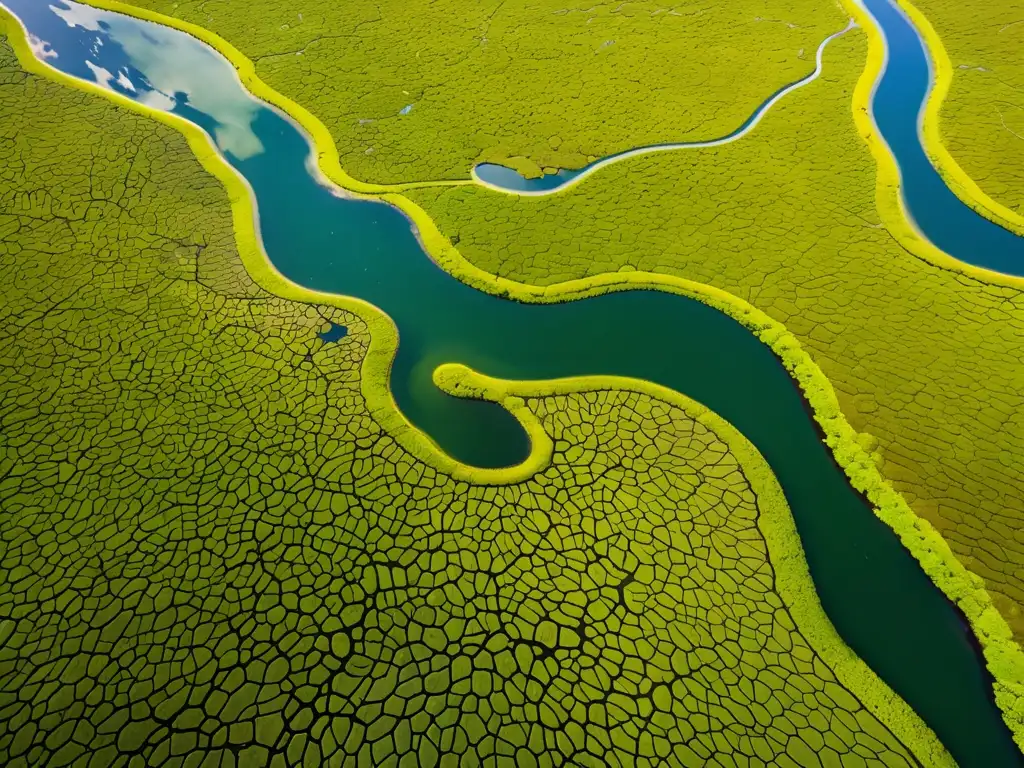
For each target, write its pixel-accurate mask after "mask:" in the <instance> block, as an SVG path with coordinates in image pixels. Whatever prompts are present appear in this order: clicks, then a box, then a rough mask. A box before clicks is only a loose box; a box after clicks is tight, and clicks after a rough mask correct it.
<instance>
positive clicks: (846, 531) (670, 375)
mask: <svg viewBox="0 0 1024 768" xmlns="http://www.w3.org/2000/svg"><path fill="white" fill-rule="evenodd" d="M3 3H4V5H6V6H8V7H10V8H12V9H13V10H14V12H15V13H17V14H18V16H19V17H20V18H21V19H22V20H23V21H24V23H25V24H26V26H27V27H28V29H29V30H30V31H31V32H32V33H33V34H34V35H35V36H36V37H37V38H39V39H40V40H42V41H45V42H46V43H48V44H49V50H52V51H55V52H57V53H58V55H57V56H56V57H50V58H49V62H50V63H51V64H53V65H54V66H57V67H59V68H60V69H62V70H63V71H65V72H68V73H69V74H72V75H75V76H79V77H83V78H85V79H89V80H96V79H97V78H98V79H100V80H101V81H107V82H108V85H109V86H110V87H111V88H112V89H114V90H117V91H119V92H121V93H124V94H125V95H128V96H132V97H133V98H138V99H141V100H146V101H147V103H151V104H159V105H163V106H165V108H167V109H169V110H172V111H174V112H176V113H178V114H181V115H183V116H185V117H187V118H188V119H190V120H192V121H193V122H195V123H196V124H197V125H199V126H201V127H203V128H204V129H206V130H207V131H208V132H209V133H210V134H211V135H213V136H215V137H216V139H217V143H218V145H219V146H220V147H221V148H222V150H223V151H224V153H225V156H226V158H227V159H228V161H229V162H230V163H231V165H232V166H234V167H235V168H236V169H238V171H239V172H240V173H241V174H242V175H243V176H244V177H245V178H246V179H247V180H248V182H249V184H250V185H251V187H252V189H253V191H254V194H255V196H256V200H257V202H258V207H259V213H260V226H261V229H262V234H263V240H264V245H265V248H266V251H267V253H268V255H269V257H270V258H271V260H272V261H273V263H274V264H275V266H276V267H277V268H278V269H279V270H280V271H281V272H282V273H284V274H285V275H286V276H287V277H289V278H290V279H291V280H293V281H295V282H296V283H299V284H301V285H305V286H308V287H310V288H315V289H317V290H321V291H330V292H334V293H338V294H345V295H351V296H358V297H360V298H362V299H365V300H367V301H369V302H371V303H373V304H375V305H377V306H378V307H380V308H381V309H383V310H384V311H386V312H387V313H388V314H389V315H390V316H391V318H392V319H393V320H394V321H395V323H396V325H397V327H398V328H399V332H400V335H401V343H400V348H399V351H398V354H397V357H396V359H395V362H394V366H393V370H392V377H391V386H392V390H393V392H394V395H395V398H396V400H397V402H398V404H399V406H400V407H401V408H402V410H403V411H404V412H405V414H406V415H407V416H408V417H409V419H410V420H411V421H413V422H414V423H415V424H416V425H418V426H419V427H420V428H421V429H423V430H424V431H425V432H427V433H428V434H429V435H430V436H431V437H433V438H434V439H435V440H436V441H437V442H438V443H440V444H441V445H442V446H443V447H444V448H445V449H446V450H447V451H449V452H450V453H451V454H452V455H454V456H456V457H458V458H460V459H463V460H465V461H468V462H470V463H474V464H478V465H486V466H501V465H504V464H508V463H512V462H515V461H518V460H519V459H521V458H522V457H523V456H524V455H525V454H526V452H527V449H528V446H527V444H526V442H525V437H524V435H523V433H522V431H521V429H520V428H519V426H518V424H517V423H516V422H515V421H514V420H513V419H512V417H511V416H510V415H509V414H507V413H506V412H505V411H504V410H502V409H501V408H499V407H497V406H494V405H493V404H489V403H481V402H473V401H465V400H459V399H456V398H451V397H449V396H447V395H445V394H443V393H442V392H440V391H439V390H437V389H436V388H435V387H434V386H433V384H432V382H431V379H430V376H431V372H432V371H433V369H434V368H435V367H436V366H437V365H438V364H440V363H443V362H459V363H464V364H466V365H468V366H470V367H472V368H475V369H477V370H480V371H482V372H484V373H487V374H490V375H494V376H499V377H510V378H521V379H546V378H552V377H558V376H569V375H576V374H591V373H600V374H617V375H623V376H634V377H639V378H644V379H649V380H651V381H655V382H658V383H661V384H664V385H666V386H669V387H671V388H673V389H675V390H677V391H679V392H682V393H684V394H686V395H687V396H689V397H691V398H694V399H696V400H698V401H700V402H703V403H704V404H706V405H707V406H709V407H710V408H712V409H713V410H714V411H716V412H717V413H719V414H721V415H722V416H723V417H724V418H726V419H727V420H728V421H730V422H731V423H732V424H734V425H735V426H736V427H737V428H738V429H739V430H740V431H741V432H742V433H743V434H745V435H746V436H747V437H748V438H749V439H750V440H751V441H752V442H753V443H754V444H755V445H756V446H757V447H758V449H759V450H760V451H761V453H762V454H763V455H764V456H765V458H766V459H767V460H768V462H769V464H770V465H771V467H772V469H773V470H774V472H775V474H776V476H777V477H778V479H779V482H780V483H781V485H782V487H783V489H784V491H785V493H786V498H787V499H788V501H789V504H790V507H791V509H792V511H793V515H794V517H795V519H796V524H797V527H798V529H799V531H800V535H801V539H802V541H803V545H804V548H805V551H806V553H807V559H808V562H809V564H810V569H811V573H812V575H813V577H814V581H815V585H816V587H817V589H818V593H819V595H820V597H821V601H822V603H823V605H824V607H825V609H826V611H827V612H828V614H829V616H830V617H831V619H832V621H833V623H834V624H835V626H836V628H837V629H838V630H839V632H840V634H841V635H842V636H843V638H844V639H845V640H846V641H847V643H849V644H850V646H851V647H852V648H853V649H854V650H855V651H856V652H857V653H858V654H859V655H860V656H861V657H862V658H863V659H865V661H867V662H868V664H870V665H871V667H872V668H873V669H874V670H875V671H876V672H877V673H878V674H879V675H880V676H881V677H882V678H883V679H885V680H886V681H887V682H888V683H889V685H891V686H892V687H893V688H894V689H895V690H896V691H897V692H898V693H899V694H900V695H901V696H903V698H904V699H906V700H907V701H908V702H909V703H910V704H911V705H912V706H913V707H914V708H915V710H916V711H917V712H919V713H920V715H921V716H922V717H923V718H924V719H925V721H926V722H927V723H928V724H929V725H930V726H931V727H932V728H934V729H935V731H936V732H937V733H938V734H939V736H940V738H941V739H942V740H943V742H944V743H945V744H946V746H947V747H948V748H949V749H950V751H951V752H952V753H953V754H954V756H955V757H956V758H957V760H958V761H959V762H960V764H961V765H964V766H979V768H980V767H985V768H990V767H992V766H1013V765H1019V764H1020V763H1021V759H1020V754H1019V753H1018V751H1017V750H1016V748H1015V747H1014V745H1013V743H1012V740H1011V739H1010V736H1009V732H1008V730H1007V729H1006V727H1005V726H1004V724H1003V722H1002V720H1001V718H1000V715H999V712H998V711H997V709H996V708H995V706H994V703H993V701H992V698H991V688H990V682H989V680H988V678H987V675H986V672H985V670H984V667H983V662H982V660H981V658H980V655H979V653H978V651H977V649H976V648H975V647H974V646H973V645H972V636H971V635H970V633H969V631H968V630H967V629H966V627H965V625H964V624H963V622H962V620H961V618H960V616H959V615H958V613H957V612H956V610H955V609H954V608H953V607H952V606H951V605H950V604H949V603H948V602H947V601H946V600H945V598H944V597H943V596H942V594H941V593H940V592H939V591H938V589H937V588H936V587H935V586H934V585H933V584H932V583H931V581H930V580H929V579H928V578H927V577H926V576H925V575H924V574H923V572H922V571H921V569H920V567H919V566H918V564H917V562H916V561H915V560H914V559H913V558H912V557H910V555H909V554H908V553H907V552H906V551H905V550H904V549H903V547H902V546H901V545H900V544H899V542H898V540H897V539H896V538H895V536H894V535H893V534H892V532H891V531H890V530H889V529H888V528H887V527H886V526H885V525H883V524H882V523H881V522H879V521H878V519H877V518H876V517H875V516H874V514H873V512H872V510H871V508H870V507H869V506H868V505H867V504H866V503H865V502H864V501H863V500H862V499H861V498H860V497H859V496H858V495H857V494H856V493H855V492H854V491H853V490H852V489H851V487H850V486H849V484H848V483H847V482H846V478H845V477H844V475H843V473H842V472H841V471H840V470H839V468H838V467H837V466H836V465H835V463H834V462H833V460H832V458H831V455H830V453H829V452H828V450H827V448H826V447H825V446H824V445H823V444H822V442H821V440H820V438H819V435H818V433H817V430H816V427H815V424H814V422H813V420H812V419H811V417H810V415H809V413H808V411H807V408H806V406H805V403H804V401H803V399H802V398H801V395H800V393H799V391H798V390H797V389H796V388H795V386H794V384H793V382H792V380H791V379H790V378H789V376H788V374H787V373H786V371H785V370H784V369H783V368H782V366H781V364H780V363H779V361H778V360H777V359H776V358H775V357H774V355H773V354H772V353H771V351H770V350H769V349H768V348H767V347H766V346H764V345H763V344H761V343H760V342H758V341H757V340H756V339H755V338H754V337H753V336H752V335H751V334H750V333H749V332H748V331H747V330H746V329H744V328H743V327H742V326H740V325H739V324H738V323H736V322H735V321H733V320H732V319H730V318H729V317H728V316H726V315H724V314H722V313H720V312H718V311H716V310H714V309H711V308H709V307H707V306H704V305H703V304H700V303H698V302H695V301H691V300H687V299H683V298H681V297H678V296H673V295H669V294H664V293H657V292H649V291H638V292H629V293H618V294H613V295H607V296H603V297H599V298H594V299H587V300H585V301H580V302H574V303H570V304H560V305H525V304H518V303H515V302H510V301H506V300H503V299H501V298H498V297H494V296H490V295H487V294H484V293H480V292H478V291H475V290H473V289H471V288H469V287H468V286H465V285H463V284H462V283H460V282H458V281H457V280H455V279H453V278H452V277H450V276H449V275H447V274H446V273H444V272H443V271H441V270H440V269H438V268H437V267H436V266H435V265H434V264H433V263H432V262H431V261H430V260H429V258H428V257H427V256H426V254H424V253H423V251H422V249H421V248H420V246H419V244H418V242H417V240H416V238H415V236H414V233H413V232H412V230H411V229H410V225H409V222H408V221H407V220H406V219H405V218H404V217H403V216H402V214H400V213H399V212H398V211H397V210H395V209H393V208H391V207H389V206H387V205H384V204H380V203H375V202H367V201H355V200H350V199H344V198H341V197H338V196H336V195H334V194H332V193H331V191H330V190H329V189H327V188H326V187H324V186H322V185H320V184H319V183H318V182H317V181H316V180H315V179H314V178H313V177H312V176H311V175H310V173H309V172H308V166H307V164H308V161H309V158H310V147H309V145H308V143H307V141H306V139H305V137H304V136H303V135H302V134H301V133H300V132H299V131H298V130H297V129H296V128H295V127H294V126H293V125H292V123H290V122H289V121H288V120H286V119H284V118H283V117H282V116H280V115H279V114H278V113H277V112H275V111H274V110H272V109H269V108H267V107H266V106H264V105H262V104H261V103H260V102H257V101H254V100H252V99H251V98H250V97H249V96H247V95H246V94H245V93H244V91H243V90H242V87H241V85H240V84H239V83H238V81H237V80H236V79H234V78H233V76H231V75H232V73H231V70H230V65H229V64H228V63H227V62H226V61H224V60H223V59H222V58H221V57H220V56H219V54H217V53H216V52H214V51H212V50H211V49H209V48H207V47H205V46H203V45H202V44H200V43H198V42H197V41H195V40H193V39H192V38H190V37H188V36H187V35H183V34H181V33H178V32H175V31H173V30H169V29H166V28H163V27H159V26H157V25H152V24H148V23H145V22H139V21H137V20H134V19H129V18H127V17H123V16H118V15H116V14H108V13H105V12H97V11H93V10H91V9H89V8H88V7H86V6H81V5H78V4H76V3H72V2H70V1H68V2H56V3H54V5H52V6H48V5H45V4H42V3H39V2H37V1H36V0H3ZM97 40H101V41H102V45H99V46H97V45H96V41H97ZM38 48H39V46H37V49H38ZM87 61H89V62H91V63H92V64H93V68H90V67H89V66H87V64H86V63H85V62H87ZM96 66H99V67H102V68H103V72H105V73H106V74H103V72H101V73H100V74H99V75H97V74H96V71H97V70H96V69H95V67H96ZM122 76H123V79H122ZM126 83H127V84H126Z"/></svg>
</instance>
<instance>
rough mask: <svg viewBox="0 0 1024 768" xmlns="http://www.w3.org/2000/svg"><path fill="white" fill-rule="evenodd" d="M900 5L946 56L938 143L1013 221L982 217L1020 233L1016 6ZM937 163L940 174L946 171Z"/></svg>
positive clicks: (1021, 87) (1021, 102)
mask: <svg viewBox="0 0 1024 768" xmlns="http://www.w3.org/2000/svg"><path fill="white" fill-rule="evenodd" d="M901 4H902V5H905V6H907V9H908V10H909V11H911V12H912V13H913V11H914V9H916V11H918V12H919V13H918V14H915V15H914V17H915V22H916V23H918V25H919V26H921V17H923V18H924V19H926V20H927V23H930V25H931V27H932V28H933V30H934V35H933V36H932V37H931V39H929V41H928V42H929V45H930V47H932V48H933V49H934V47H936V46H941V47H942V48H943V49H944V51H945V54H947V55H948V57H949V65H950V67H951V72H950V73H949V75H948V76H949V77H950V79H951V82H950V83H949V90H948V93H946V94H945V99H944V100H943V101H942V103H941V106H940V111H939V114H938V120H937V128H938V135H939V136H940V137H941V140H942V143H943V144H944V145H945V148H946V150H947V151H948V152H949V155H950V156H951V158H952V160H953V161H954V162H955V163H956V165H958V166H959V167H960V168H962V169H963V171H964V172H965V173H966V175H967V176H968V177H970V178H971V179H972V180H973V181H974V182H976V183H977V184H978V186H979V187H980V188H981V189H982V190H983V191H984V192H985V193H986V194H987V195H988V196H989V197H991V198H993V199H995V201H996V202H997V203H998V204H1001V205H1002V206H1005V207H1006V208H1008V209H1009V210H1010V211H1011V212H1012V213H1014V214H1016V217H1015V218H1011V219H1010V220H1009V221H1006V218H1007V217H1005V216H999V215H998V214H999V211H995V212H994V213H995V215H994V216H993V212H992V211H989V210H986V211H984V212H985V213H987V214H988V215H990V216H993V218H996V220H997V221H1000V222H1001V223H1003V224H1004V225H1005V226H1008V227H1010V228H1011V229H1014V230H1016V231H1018V232H1022V233H1024V224H1022V221H1024V219H1022V218H1021V217H1024V56H1022V55H1021V51H1024V1H1022V0H1001V2H998V3H985V2H979V1H978V0H966V2H952V1H951V0H914V3H913V6H910V5H909V4H908V3H905V2H901ZM935 53H936V52H935V51H934V50H933V55H934V54H935ZM940 55H941V54H940ZM944 74H945V73H942V72H940V77H942V75H944ZM930 118H931V119H934V117H932V116H930ZM929 149H930V150H934V147H929ZM943 159H944V158H941V157H940V158H939V167H940V170H946V169H945V168H943V162H942V160H943ZM958 193H959V190H958ZM961 196H962V197H966V196H965V195H963V194H962V193H961ZM968 200H969V198H968Z"/></svg>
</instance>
